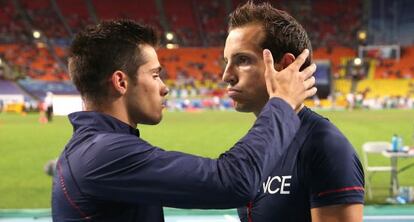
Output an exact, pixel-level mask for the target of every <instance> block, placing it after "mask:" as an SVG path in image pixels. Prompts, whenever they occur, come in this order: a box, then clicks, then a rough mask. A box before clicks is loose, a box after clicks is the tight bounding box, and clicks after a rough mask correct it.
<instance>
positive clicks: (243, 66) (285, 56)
mask: <svg viewBox="0 0 414 222" xmlns="http://www.w3.org/2000/svg"><path fill="white" fill-rule="evenodd" d="M266 48H267V49H270V51H271V52H272V55H273V56H274V58H275V62H273V61H271V62H270V63H267V62H266V61H265V62H264V61H263V59H262V53H261V52H262V50H263V49H266ZM303 49H311V43H310V41H309V38H308V36H307V34H306V31H305V30H304V29H303V27H302V26H301V25H300V24H299V23H298V22H297V21H296V20H295V19H294V18H293V17H291V16H290V15H289V14H287V13H286V12H284V11H280V10H277V9H275V8H273V7H272V6H271V5H270V4H269V3H262V4H259V5H255V4H253V3H252V2H247V3H246V4H244V5H242V6H240V7H239V8H237V9H236V10H235V11H234V12H233V13H232V14H231V15H230V19H229V34H228V37H227V39H226V44H225V49H224V60H225V61H226V68H225V71H224V75H223V80H224V81H225V82H227V83H228V84H229V88H228V94H229V96H230V97H231V98H232V99H233V100H234V102H235V104H236V110H238V111H240V112H253V113H254V114H255V115H256V116H258V115H259V113H260V110H261V109H262V108H263V106H264V105H265V104H266V103H267V102H268V100H269V96H268V92H267V91H266V87H267V88H268V86H267V85H266V81H265V79H264V77H263V73H264V72H265V70H267V69H273V68H274V69H276V70H282V69H283V68H285V67H287V66H289V65H290V64H291V63H292V62H293V61H294V60H295V58H296V57H297V56H298V55H299V54H300V52H301V51H302V50H303ZM310 63H311V56H309V57H308V58H307V61H306V62H305V64H304V66H306V65H308V64H310ZM269 67H270V68H269ZM296 112H297V113H298V115H299V118H300V119H301V126H300V129H299V131H298V132H297V134H296V136H295V139H294V141H293V142H292V144H291V145H290V146H289V148H288V149H285V150H283V151H282V152H280V153H279V154H278V159H276V160H277V163H276V166H275V168H273V170H272V173H271V174H270V175H269V176H268V177H265V179H264V180H263V181H262V186H261V187H260V191H259V193H258V194H257V196H256V197H255V198H253V199H252V200H251V202H250V203H249V204H247V205H246V207H242V208H239V209H238V213H239V216H240V218H241V220H242V221H245V222H250V221H255V222H256V221H257V222H260V221H263V222H265V221H301V222H303V221H313V222H315V221H316V222H318V221H341V222H357V221H362V212H363V202H364V174H363V169H362V166H361V163H360V161H359V159H358V157H357V155H356V153H355V150H354V148H353V147H352V145H351V144H350V143H349V141H348V140H347V139H346V138H345V136H344V135H343V134H342V133H341V132H340V131H339V130H338V129H337V128H336V127H335V126H334V125H333V124H332V123H330V122H329V120H327V119H325V118H324V117H322V116H320V115H318V114H316V113H314V112H313V111H311V110H310V109H309V108H307V107H304V106H303V104H301V106H299V107H298V109H296Z"/></svg>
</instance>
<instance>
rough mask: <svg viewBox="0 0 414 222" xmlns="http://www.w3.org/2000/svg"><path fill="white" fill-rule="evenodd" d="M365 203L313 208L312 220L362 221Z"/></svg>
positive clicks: (318, 221) (323, 221) (331, 221)
mask: <svg viewBox="0 0 414 222" xmlns="http://www.w3.org/2000/svg"><path fill="white" fill-rule="evenodd" d="M363 209H364V205H362V204H341V205H333V206H326V207H319V208H313V209H311V215H312V222H326V221H329V222H362V216H363Z"/></svg>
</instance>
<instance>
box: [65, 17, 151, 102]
mask: <svg viewBox="0 0 414 222" xmlns="http://www.w3.org/2000/svg"><path fill="white" fill-rule="evenodd" d="M145 44H148V45H150V46H153V47H156V46H157V45H158V36H157V34H156V33H155V30H154V29H152V28H151V27H149V26H145V25H141V24H138V23H136V22H134V21H131V20H112V21H103V22H101V23H99V24H97V25H91V26H88V27H87V28H86V29H85V30H83V31H81V32H80V33H78V34H77V35H76V36H75V38H74V40H73V42H72V44H71V47H70V53H69V74H70V77H71V79H72V81H73V83H74V84H75V86H76V88H77V89H78V91H79V92H80V94H81V96H82V97H83V98H84V99H87V100H88V101H90V102H92V103H94V104H102V103H103V102H104V101H105V99H106V98H108V96H109V91H110V89H109V80H110V76H111V75H112V74H113V73H114V72H115V71H117V70H120V71H123V72H125V73H126V74H127V75H128V77H129V78H131V79H132V80H136V72H137V70H138V68H139V66H141V65H142V64H143V63H145V61H143V58H142V55H141V50H140V46H142V45H145ZM134 82H135V81H134Z"/></svg>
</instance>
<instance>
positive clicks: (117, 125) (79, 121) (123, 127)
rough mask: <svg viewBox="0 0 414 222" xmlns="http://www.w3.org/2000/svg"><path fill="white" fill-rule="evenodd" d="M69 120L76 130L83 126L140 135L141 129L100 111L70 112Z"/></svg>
mask: <svg viewBox="0 0 414 222" xmlns="http://www.w3.org/2000/svg"><path fill="white" fill-rule="evenodd" d="M69 121H70V122H71V123H72V125H73V128H74V131H77V130H79V129H81V128H87V129H95V130H98V131H106V132H117V133H125V134H132V135H136V136H138V137H139V130H138V129H136V128H133V127H131V126H130V125H128V124H126V123H124V122H122V121H121V120H119V119H117V118H115V117H113V116H110V115H107V114H104V113H100V112H92V111H82V112H74V113H71V114H69Z"/></svg>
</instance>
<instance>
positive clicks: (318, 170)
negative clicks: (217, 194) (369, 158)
mask: <svg viewBox="0 0 414 222" xmlns="http://www.w3.org/2000/svg"><path fill="white" fill-rule="evenodd" d="M299 118H300V119H301V126H300V129H299V131H298V133H297V134H296V136H295V139H294V140H293V142H292V144H291V145H290V146H289V148H288V149H286V150H284V152H283V153H280V157H279V158H278V159H277V163H276V166H275V168H274V169H273V170H272V173H271V174H270V175H269V176H268V177H267V178H265V180H263V181H262V187H260V190H259V194H258V195H257V197H256V198H255V199H254V200H253V201H251V202H250V203H249V204H247V206H246V207H242V208H239V209H238V213H239V217H240V219H241V221H243V222H267V221H298V222H306V221H311V215H310V209H311V208H316V207H323V206H328V205H336V204H352V203H361V204H362V203H363V202H364V171H363V168H362V166H361V163H360V161H359V159H358V157H357V155H356V153H355V150H354V148H353V147H352V145H351V144H350V143H349V141H348V140H347V139H346V138H345V136H344V135H343V134H342V133H341V132H340V131H339V130H338V129H337V128H336V127H335V126H334V125H333V124H332V123H330V122H329V120H327V119H325V118H323V117H322V116H320V115H318V114H317V113H315V112H313V111H312V110H310V109H308V108H306V107H305V108H303V109H302V110H301V111H300V112H299Z"/></svg>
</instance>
